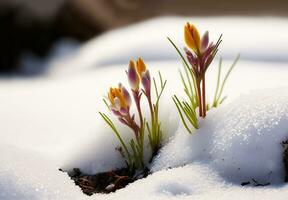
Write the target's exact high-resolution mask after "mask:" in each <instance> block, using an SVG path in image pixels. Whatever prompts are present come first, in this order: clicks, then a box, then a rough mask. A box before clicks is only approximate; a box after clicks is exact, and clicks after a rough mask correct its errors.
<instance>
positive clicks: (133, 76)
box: [127, 60, 140, 91]
mask: <svg viewBox="0 0 288 200" xmlns="http://www.w3.org/2000/svg"><path fill="white" fill-rule="evenodd" d="M127 74H128V81H129V84H130V87H131V88H132V89H133V90H135V91H138V90H139V84H140V80H139V76H138V74H137V72H136V66H135V62H134V61H133V60H131V61H130V63H129V68H128V73H127Z"/></svg>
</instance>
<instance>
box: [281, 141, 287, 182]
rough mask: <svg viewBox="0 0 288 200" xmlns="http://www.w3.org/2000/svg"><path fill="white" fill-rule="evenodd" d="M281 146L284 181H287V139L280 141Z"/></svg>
mask: <svg viewBox="0 0 288 200" xmlns="http://www.w3.org/2000/svg"><path fill="white" fill-rule="evenodd" d="M282 146H283V149H284V151H283V163H284V170H285V180H284V181H285V182H286V183H287V182H288V140H286V141H283V142H282Z"/></svg>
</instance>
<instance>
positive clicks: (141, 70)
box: [137, 58, 146, 77]
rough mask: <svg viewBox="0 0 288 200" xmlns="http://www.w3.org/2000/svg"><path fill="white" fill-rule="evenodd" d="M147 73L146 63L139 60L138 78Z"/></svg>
mask: <svg viewBox="0 0 288 200" xmlns="http://www.w3.org/2000/svg"><path fill="white" fill-rule="evenodd" d="M145 71H146V65H145V63H144V61H143V60H142V58H138V60H137V73H138V76H139V77H141V76H142V73H143V72H145Z"/></svg>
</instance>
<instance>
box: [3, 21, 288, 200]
mask: <svg viewBox="0 0 288 200" xmlns="http://www.w3.org/2000/svg"><path fill="white" fill-rule="evenodd" d="M170 20H171V27H170ZM185 21H187V18H186V19H184V18H164V19H156V20H155V21H154V20H151V21H148V22H144V23H143V24H138V25H133V26H131V27H126V28H124V29H120V30H115V31H112V32H110V33H107V34H104V35H102V36H101V37H99V38H98V39H95V40H94V41H93V40H92V41H91V42H88V43H87V44H86V45H84V46H83V47H80V49H78V50H76V51H73V52H74V53H73V56H72V57H69V55H68V56H67V55H65V57H66V58H63V59H60V58H58V59H55V60H52V61H49V67H48V69H49V74H48V75H49V76H40V77H36V78H33V79H25V78H2V79H0V123H1V124H0V138H1V140H0V158H1V159H0V199H3V200H6V199H7V200H14V199H24V200H25V199H27V200H28V199H29V200H30V199H37V200H38V199H40V200H43V199H53V200H54V199H56V200H57V199H61V200H65V199H80V200H81V199H136V198H137V199H140V200H141V199H143V200H144V199H157V200H158V199H159V200H161V199H227V200H228V199H229V200H230V199H245V200H246V199H248V200H249V199H253V200H254V199H256V200H257V199H259V200H260V199H261V200H262V199H264V200H265V199H267V200H268V199H269V200H270V199H277V200H278V199H280V200H281V199H283V200H284V199H286V198H287V195H288V186H287V185H285V184H283V183H282V182H281V178H283V165H282V160H281V159H282V158H281V152H282V147H281V145H280V143H281V141H282V140H284V139H285V138H286V137H288V116H287V115H288V114H287V113H288V112H287V111H288V101H286V100H287V97H288V89H287V88H288V81H287V74H288V63H287V61H286V60H285V59H287V52H288V51H287V50H286V49H285V48H287V45H286V43H287V41H288V40H285V37H286V36H285V34H286V33H287V32H288V30H286V27H287V26H286V24H287V20H284V19H278V18H246V19H245V18H244V19H241V18H232V19H229V18H215V19H212V18H209V19H206V18H204V19H202V18H197V19H195V21H196V22H197V23H196V24H197V25H198V24H199V25H200V27H201V30H203V29H205V28H206V29H209V30H211V33H212V32H213V33H215V35H213V37H214V36H215V37H216V36H217V34H218V32H219V33H220V31H221V32H223V33H224V42H223V51H222V53H223V54H222V55H224V57H225V58H226V59H225V61H224V63H223V64H224V69H227V67H228V66H229V65H230V64H231V62H232V61H231V60H230V59H229V58H231V57H232V56H236V54H237V53H238V51H240V52H242V53H244V54H242V55H243V56H242V59H241V61H240V62H239V63H238V65H237V67H236V68H235V71H233V73H232V76H231V77H230V79H229V80H228V84H227V85H226V86H227V87H226V88H225V91H224V93H225V94H229V98H228V99H227V102H225V104H224V105H222V106H221V107H220V108H219V109H216V110H211V111H209V113H208V116H207V119H206V120H205V121H201V123H200V126H201V129H199V130H197V131H195V132H194V133H193V134H192V135H189V134H188V133H186V132H185V130H184V129H183V127H182V125H181V123H179V118H178V116H177V111H176V109H175V106H174V105H173V102H172V100H171V96H172V95H173V94H177V95H179V96H181V95H183V92H182V86H181V83H180V80H179V77H178V74H177V73H178V68H181V63H180V61H179V59H178V60H177V61H176V60H173V59H174V58H176V52H175V51H174V50H173V48H172V47H171V46H170V45H169V44H168V42H167V41H166V39H165V36H166V35H169V36H171V37H172V38H175V41H176V42H177V43H178V44H181V41H180V36H181V31H182V28H181V27H182V25H183V22H185ZM189 21H194V20H192V19H191V18H189ZM268 22H269V23H270V24H271V26H273V27H275V28H274V29H273V28H271V29H269V30H267V31H266V32H263V35H262V32H261V30H266V29H267V23H268ZM178 23H179V24H178ZM159 25H161V31H160V30H159V29H156V28H157V27H159ZM162 25H163V26H162ZM256 25H257V26H256ZM165 27H166V28H167V33H166V31H165V30H166V29H165ZM177 27H180V28H179V32H177V31H178V30H177V31H175V29H176V28H177ZM242 27H244V28H242ZM162 28H163V29H162ZM243 29H245V30H247V31H244V32H243V31H242V30H243ZM147 30H150V31H151V32H150V33H149V34H148V33H147ZM169 30H170V31H169ZM248 30H250V32H249V31H248ZM280 30H281V31H280ZM143 31H145V33H147V34H145V35H143V34H141V35H140V33H141V32H143ZM162 31H163V32H162ZM216 31H218V32H216ZM239 31H240V32H239ZM135 32H136V33H137V32H138V33H139V34H135ZM248 32H249V33H248ZM259 32H261V34H260V35H259ZM240 33H241V34H240ZM243 34H244V35H243ZM132 35H134V39H133V37H132ZM135 35H138V36H139V39H138V37H136V36H135ZM258 35H259V36H258ZM130 36H131V37H130ZM154 36H155V37H154ZM160 36H161V40H162V39H163V41H161V40H160ZM236 36H238V37H239V40H238V39H237V40H235V38H237V37H236ZM241 36H243V37H244V36H245V43H244V42H243V40H244V39H243V38H241ZM248 36H250V37H248ZM256 36H257V37H256ZM268 36H270V37H273V41H272V40H267V37H268ZM125 37H127V38H130V39H131V40H129V41H124V40H123V38H125ZM118 38H121V40H120V39H118ZM132 39H133V40H132ZM138 41H139V43H138ZM147 41H150V42H147ZM159 41H161V42H159ZM117 42H118V43H117ZM158 42H159V43H158ZM114 44H117V45H115V46H113V45H114ZM124 44H126V45H124ZM161 44H163V45H164V44H165V45H166V46H163V45H161ZM138 45H139V46H138ZM141 45H142V46H141ZM224 45H225V46H224ZM179 46H180V45H179ZM267 46H268V47H269V48H267ZM100 47H102V48H103V49H102V51H100V50H101V48H100ZM113 47H115V48H113ZM141 47H143V48H141ZM130 48H131V50H129V49H130ZM135 49H140V50H139V51H136V50H135ZM153 49H154V50H153ZM71 52H72V51H71ZM103 52H105V54H104V53H103ZM155 52H156V53H155ZM157 53H158V54H157ZM142 54H143V57H144V60H145V61H147V66H148V67H149V69H150V70H151V72H152V73H151V74H153V75H155V74H156V72H157V71H158V70H161V72H162V74H163V76H164V77H165V78H166V79H167V80H168V84H167V88H166V91H165V93H164V96H163V98H162V100H161V107H160V113H161V120H162V121H163V122H164V124H163V125H164V128H165V132H166V133H167V135H166V137H165V146H164V148H163V149H162V150H161V153H160V154H159V156H158V157H157V159H155V160H154V162H153V164H152V169H153V170H154V171H155V173H153V174H152V175H150V176H148V177H147V178H145V179H141V180H139V181H136V182H134V183H132V184H129V185H128V186H127V187H126V188H124V189H122V190H119V191H117V192H115V193H112V194H109V195H103V194H97V195H93V196H92V197H87V196H85V195H83V194H82V193H81V191H80V189H79V188H78V187H76V186H75V185H74V183H73V181H71V180H70V179H69V178H68V176H67V175H66V174H64V173H62V172H60V171H58V168H62V169H65V170H70V169H72V168H73V167H80V168H81V170H83V171H85V172H87V173H97V172H101V171H107V170H110V169H114V168H116V167H121V166H123V164H124V163H123V161H122V160H121V157H120V156H119V155H118V153H117V152H116V151H115V150H114V148H115V146H117V145H118V144H119V143H118V141H117V139H116V138H115V136H114V135H113V133H112V132H111V131H110V129H109V128H108V127H107V125H106V124H105V123H103V121H102V120H101V118H100V117H99V115H98V111H99V110H100V111H106V112H107V110H105V107H104V105H103V102H102V97H103V95H106V92H107V89H108V88H109V87H110V86H111V85H114V86H116V85H117V84H118V81H121V82H122V83H123V84H125V85H127V81H126V80H125V79H126V76H125V71H124V69H126V67H127V63H128V60H129V59H130V58H135V59H136V58H137V57H138V56H140V55H142ZM161 55H162V56H161ZM153 56H154V57H153ZM158 56H159V59H160V60H158V61H156V60H155V58H156V57H157V58H158ZM249 56H251V57H249ZM264 57H266V60H270V61H271V62H264V61H265V59H263V58H264ZM170 59H172V60H170ZM272 61H273V62H272ZM277 61H281V62H277ZM217 62H218V60H216V61H215V62H214V64H213V65H214V66H211V69H210V70H209V72H208V78H207V80H208V83H207V84H208V88H207V89H208V91H210V93H211V91H213V90H214V87H215V81H216V80H215V79H216V74H215V70H216V69H215V67H216V65H217ZM56 66H57V67H56ZM94 66H95V67H94ZM70 67H71V68H70ZM76 72H77V73H76ZM78 72H82V73H78ZM69 73H71V74H73V76H68V74H69ZM60 74H62V76H58V75H60ZM66 74H67V75H66ZM211 96H212V95H211ZM211 96H210V97H209V98H210V99H211ZM121 131H122V132H125V133H126V131H125V128H123V127H122V128H121ZM130 136H131V135H129V132H127V133H126V135H124V138H126V139H127V138H129V137H130ZM169 167H174V168H172V169H167V168H169ZM239 168H240V169H239ZM271 171H272V173H270V172H271ZM252 178H254V179H255V180H257V181H259V183H266V182H271V183H272V185H271V186H268V187H251V186H247V187H241V186H240V183H241V182H242V181H251V179H252Z"/></svg>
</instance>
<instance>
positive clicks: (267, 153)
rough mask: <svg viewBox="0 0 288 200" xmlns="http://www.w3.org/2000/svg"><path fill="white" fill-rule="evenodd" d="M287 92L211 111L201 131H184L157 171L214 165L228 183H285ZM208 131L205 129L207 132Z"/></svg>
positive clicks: (260, 94) (255, 95) (257, 95)
mask: <svg viewBox="0 0 288 200" xmlns="http://www.w3.org/2000/svg"><path fill="white" fill-rule="evenodd" d="M287 99H288V88H281V89H275V90H270V91H269V90H260V91H258V90H257V91H253V92H251V93H249V94H247V95H242V96H240V97H238V98H236V99H235V100H234V101H233V102H231V103H229V104H227V105H224V106H221V108H219V109H216V110H215V109H214V110H212V111H210V112H209V114H208V116H207V119H206V120H205V121H201V123H200V129H199V130H196V131H195V132H194V133H193V135H187V134H186V133H185V128H183V127H182V126H180V127H179V129H178V130H177V133H176V135H175V138H173V139H171V141H170V143H168V144H167V145H166V146H165V147H164V148H163V150H162V152H161V153H160V154H159V158H158V159H156V161H155V162H154V166H153V168H154V170H155V171H156V170H161V169H163V168H167V167H177V166H182V165H184V164H187V163H193V162H196V161H198V162H205V163H209V165H210V166H212V167H213V168H214V169H215V170H216V171H217V172H218V173H219V174H220V175H221V176H223V177H224V178H225V179H226V180H227V181H232V182H235V183H236V184H237V183H238V184H239V183H242V182H247V181H251V180H252V178H253V179H255V180H257V181H259V182H261V183H282V182H283V178H284V177H285V176H284V168H283V167H284V165H283V163H282V160H283V156H282V155H283V147H282V146H281V143H282V141H286V140H287V139H288V101H287ZM202 127H203V128H202Z"/></svg>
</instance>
